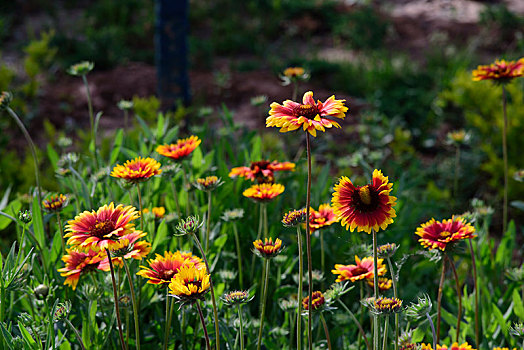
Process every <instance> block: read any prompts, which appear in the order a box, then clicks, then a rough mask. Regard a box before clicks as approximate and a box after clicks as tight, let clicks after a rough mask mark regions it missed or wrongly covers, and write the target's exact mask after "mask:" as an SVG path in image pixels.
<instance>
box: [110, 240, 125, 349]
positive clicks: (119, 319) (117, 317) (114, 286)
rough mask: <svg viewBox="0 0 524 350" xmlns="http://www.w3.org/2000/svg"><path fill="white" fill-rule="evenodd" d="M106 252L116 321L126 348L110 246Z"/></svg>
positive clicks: (123, 345) (121, 342)
mask: <svg viewBox="0 0 524 350" xmlns="http://www.w3.org/2000/svg"><path fill="white" fill-rule="evenodd" d="M106 254H107V260H108V262H109V268H110V270H111V282H112V283H113V298H114V304H115V313H116V321H117V325H118V335H119V336H120V345H121V347H122V350H126V349H127V344H126V343H125V341H124V333H123V332H122V320H121V318H120V307H119V306H118V300H119V299H118V289H117V286H116V279H115V270H114V268H113V262H112V259H111V253H110V252H109V249H108V248H106Z"/></svg>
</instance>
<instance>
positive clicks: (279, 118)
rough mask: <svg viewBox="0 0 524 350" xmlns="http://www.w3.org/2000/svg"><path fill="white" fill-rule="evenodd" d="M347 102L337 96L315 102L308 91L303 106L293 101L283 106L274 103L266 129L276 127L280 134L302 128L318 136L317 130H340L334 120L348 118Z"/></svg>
mask: <svg viewBox="0 0 524 350" xmlns="http://www.w3.org/2000/svg"><path fill="white" fill-rule="evenodd" d="M345 101H346V100H335V96H331V97H330V98H328V99H327V100H326V101H325V102H323V103H322V102H320V101H317V102H315V100H314V99H313V92H311V91H308V92H306V93H305V94H304V97H303V98H302V104H300V103H297V102H294V101H291V100H286V101H284V104H283V105H280V104H278V103H276V102H273V103H272V104H271V110H270V111H269V117H267V118H266V127H268V128H269V127H272V126H276V127H279V128H280V132H288V131H293V130H296V129H298V128H300V127H301V126H302V128H303V129H304V131H307V132H309V133H310V134H311V135H313V136H317V130H319V131H326V128H331V127H333V126H335V127H337V128H340V125H339V124H338V123H337V122H335V121H333V120H332V118H339V119H344V118H345V117H346V114H345V113H346V112H347V110H348V108H347V107H345V106H344V102H345Z"/></svg>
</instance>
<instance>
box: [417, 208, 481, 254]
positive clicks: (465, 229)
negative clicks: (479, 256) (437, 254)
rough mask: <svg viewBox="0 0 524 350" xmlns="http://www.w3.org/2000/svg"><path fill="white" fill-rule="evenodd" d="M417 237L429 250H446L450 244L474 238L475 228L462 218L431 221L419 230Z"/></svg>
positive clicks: (454, 217)
mask: <svg viewBox="0 0 524 350" xmlns="http://www.w3.org/2000/svg"><path fill="white" fill-rule="evenodd" d="M416 235H418V236H420V239H419V240H418V241H419V242H420V244H422V246H423V247H425V248H428V249H437V248H438V249H440V250H442V251H444V250H446V247H447V246H448V244H453V243H456V242H458V241H460V240H463V239H466V238H474V237H476V235H475V228H474V227H473V226H471V224H470V223H468V222H466V221H465V220H464V218H462V217H456V216H453V217H452V218H451V219H448V220H442V222H440V221H435V219H431V220H429V221H428V222H426V223H425V224H422V225H421V226H420V227H419V228H417V232H416Z"/></svg>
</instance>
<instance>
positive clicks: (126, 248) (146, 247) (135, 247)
mask: <svg viewBox="0 0 524 350" xmlns="http://www.w3.org/2000/svg"><path fill="white" fill-rule="evenodd" d="M146 235H147V233H145V232H142V231H133V232H131V233H129V234H127V235H124V236H122V237H121V238H120V239H119V240H118V242H116V244H115V245H114V246H113V247H112V249H111V250H112V251H111V261H112V262H113V264H114V265H116V266H120V267H123V266H124V259H136V260H142V258H144V257H146V256H147V255H148V254H149V252H151V244H150V243H149V242H146V241H139V239H140V238H142V237H144V236H146ZM99 268H100V270H103V271H109V270H110V268H109V259H107V255H106V256H105V258H104V260H102V261H101V262H100V266H99Z"/></svg>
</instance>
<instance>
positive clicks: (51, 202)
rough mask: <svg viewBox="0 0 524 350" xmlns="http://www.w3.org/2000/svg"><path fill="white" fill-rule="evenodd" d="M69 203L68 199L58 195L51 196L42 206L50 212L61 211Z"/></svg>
mask: <svg viewBox="0 0 524 350" xmlns="http://www.w3.org/2000/svg"><path fill="white" fill-rule="evenodd" d="M66 202H67V197H66V196H64V195H63V194H57V195H55V196H50V197H49V198H47V199H45V200H43V201H42V205H43V206H44V208H45V209H46V210H48V211H54V212H57V211H61V210H62V208H63V207H64V205H65V204H66Z"/></svg>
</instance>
